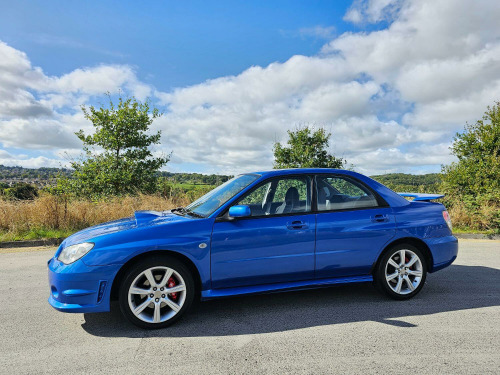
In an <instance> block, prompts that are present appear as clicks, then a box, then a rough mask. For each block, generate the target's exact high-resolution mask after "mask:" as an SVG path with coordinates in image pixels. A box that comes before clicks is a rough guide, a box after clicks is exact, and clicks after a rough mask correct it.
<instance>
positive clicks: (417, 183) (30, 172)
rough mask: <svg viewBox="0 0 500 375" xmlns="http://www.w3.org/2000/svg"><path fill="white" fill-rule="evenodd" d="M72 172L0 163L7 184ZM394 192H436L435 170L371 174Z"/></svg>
mask: <svg viewBox="0 0 500 375" xmlns="http://www.w3.org/2000/svg"><path fill="white" fill-rule="evenodd" d="M71 173H72V171H71V170H70V169H64V168H36V169H35V168H23V167H6V166H4V165H0V182H2V183H7V184H8V185H12V184H15V183H16V182H27V183H30V184H34V185H37V186H45V185H50V184H53V183H54V181H55V178H56V177H57V176H58V175H60V174H62V175H64V176H71ZM159 175H160V176H162V177H165V178H167V179H168V180H170V181H172V182H174V183H180V184H192V185H212V186H214V185H215V186H216V185H220V184H222V183H223V182H226V181H227V180H228V179H230V178H231V177H232V176H226V175H216V174H211V175H206V174H201V173H172V172H159ZM371 178H373V179H375V180H377V181H379V182H380V183H382V184H384V185H386V186H387V187H389V188H391V189H392V190H395V191H400V192H401V191H413V192H421V193H423V192H428V193H433V192H439V191H438V187H439V184H440V183H441V177H440V175H439V173H429V174H422V175H414V174H406V173H389V174H383V175H376V176H371Z"/></svg>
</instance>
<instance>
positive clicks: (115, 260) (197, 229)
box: [82, 219, 214, 283]
mask: <svg viewBox="0 0 500 375" xmlns="http://www.w3.org/2000/svg"><path fill="white" fill-rule="evenodd" d="M213 222H214V219H193V220H189V221H183V222H179V223H170V224H165V225H155V226H151V227H148V226H146V227H137V228H134V229H132V230H127V231H124V232H118V233H113V234H108V235H105V236H101V237H96V238H94V239H93V240H92V242H94V243H95V246H94V248H93V249H92V250H91V251H90V252H89V253H88V254H86V255H85V256H84V257H83V258H82V261H83V262H84V263H85V264H86V265H88V266H107V265H123V264H125V263H127V262H128V261H129V260H130V259H132V258H135V257H136V256H138V255H141V254H143V253H147V252H150V251H156V250H169V251H173V252H177V253H179V254H181V255H183V256H185V257H187V258H188V259H190V260H191V261H192V262H193V264H194V265H195V266H196V268H197V269H198V271H199V273H200V277H201V280H202V283H204V282H205V281H206V280H209V279H210V240H211V233H212V227H213ZM201 244H205V245H206V246H203V245H201ZM200 245H201V247H200Z"/></svg>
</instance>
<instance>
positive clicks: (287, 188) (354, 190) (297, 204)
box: [237, 176, 378, 216]
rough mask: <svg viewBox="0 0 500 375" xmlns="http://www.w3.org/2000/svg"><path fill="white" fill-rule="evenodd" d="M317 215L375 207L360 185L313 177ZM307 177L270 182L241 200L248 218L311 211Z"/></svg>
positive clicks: (327, 177)
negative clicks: (321, 212) (248, 213)
mask: <svg viewBox="0 0 500 375" xmlns="http://www.w3.org/2000/svg"><path fill="white" fill-rule="evenodd" d="M316 186H317V199H318V210H319V211H330V210H343V209H352V208H369V207H377V206H378V203H377V200H376V198H375V197H374V195H373V194H372V193H371V192H370V191H369V190H368V189H367V188H365V187H364V186H363V185H362V184H360V183H358V182H356V181H350V180H346V179H344V178H341V177H337V176H318V177H316ZM310 202H311V192H310V183H309V177H301V178H285V179H279V180H272V181H269V182H267V183H265V184H263V185H261V186H259V187H257V188H256V189H254V190H253V191H252V192H250V193H249V194H248V195H246V196H245V197H244V198H242V199H240V201H239V202H238V203H237V204H244V205H247V206H249V207H250V211H251V216H268V215H279V214H286V213H300V212H308V211H309V210H310V208H311V203H310Z"/></svg>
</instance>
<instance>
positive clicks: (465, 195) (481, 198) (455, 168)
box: [442, 102, 500, 231]
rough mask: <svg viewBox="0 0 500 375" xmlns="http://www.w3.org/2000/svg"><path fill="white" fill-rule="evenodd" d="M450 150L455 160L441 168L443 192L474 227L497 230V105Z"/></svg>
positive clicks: (499, 149) (499, 205)
mask: <svg viewBox="0 0 500 375" xmlns="http://www.w3.org/2000/svg"><path fill="white" fill-rule="evenodd" d="M450 149H451V151H452V154H453V155H455V156H456V157H457V159H458V161H457V162H455V163H452V164H450V165H448V166H443V168H442V173H443V176H442V180H443V183H442V190H443V191H444V192H445V193H447V195H448V197H447V198H448V199H449V201H450V202H451V204H454V202H459V204H460V205H461V206H462V207H463V208H464V209H465V210H466V211H467V213H468V214H469V215H470V216H471V217H472V223H473V224H474V225H476V226H481V227H483V228H486V229H494V230H497V231H498V230H500V102H496V104H495V105H494V106H493V107H488V109H487V111H486V112H485V114H484V116H483V118H482V119H481V120H479V121H477V122H476V123H474V124H466V126H465V129H464V132H463V133H457V134H456V135H455V138H454V140H453V144H452V146H451V148H450ZM471 225H472V224H471Z"/></svg>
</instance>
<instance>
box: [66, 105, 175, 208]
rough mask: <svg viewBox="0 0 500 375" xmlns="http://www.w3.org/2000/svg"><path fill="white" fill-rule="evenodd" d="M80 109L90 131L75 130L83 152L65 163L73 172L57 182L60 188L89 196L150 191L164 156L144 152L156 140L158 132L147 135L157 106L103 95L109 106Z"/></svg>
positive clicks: (157, 141) (162, 164) (149, 151)
mask: <svg viewBox="0 0 500 375" xmlns="http://www.w3.org/2000/svg"><path fill="white" fill-rule="evenodd" d="M82 110H83V113H84V115H85V118H86V119H88V120H90V121H91V122H92V125H93V126H94V128H95V132H94V134H90V135H86V134H85V133H84V132H83V130H80V131H79V132H77V133H75V134H76V135H77V136H78V138H79V139H80V140H81V141H82V142H83V144H84V148H83V150H84V155H83V157H81V158H80V160H74V161H72V162H71V167H72V168H73V169H74V173H73V176H72V178H70V179H67V180H65V181H63V182H62V184H63V185H65V186H66V187H67V188H68V189H66V190H70V191H71V192H73V193H75V194H76V195H80V196H87V197H93V198H98V197H102V196H112V195H125V194H135V193H138V192H143V193H149V192H152V191H154V189H155V184H156V180H157V176H156V174H157V172H158V170H159V169H160V168H161V167H162V166H164V165H165V164H166V163H167V162H168V161H169V157H168V156H163V157H153V154H152V152H151V150H150V146H151V145H154V144H159V143H160V136H161V132H159V131H158V132H157V133H155V134H148V130H149V127H150V126H151V124H152V123H153V121H154V120H155V119H156V118H158V117H160V116H161V113H160V112H159V111H158V109H156V108H153V109H150V106H149V102H148V101H146V102H144V103H141V102H139V101H137V100H136V99H135V98H129V99H126V100H124V99H122V98H119V100H118V106H115V105H114V104H113V102H112V100H111V98H109V108H102V107H101V108H99V109H96V108H95V107H94V106H90V107H89V108H86V107H85V106H82Z"/></svg>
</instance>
